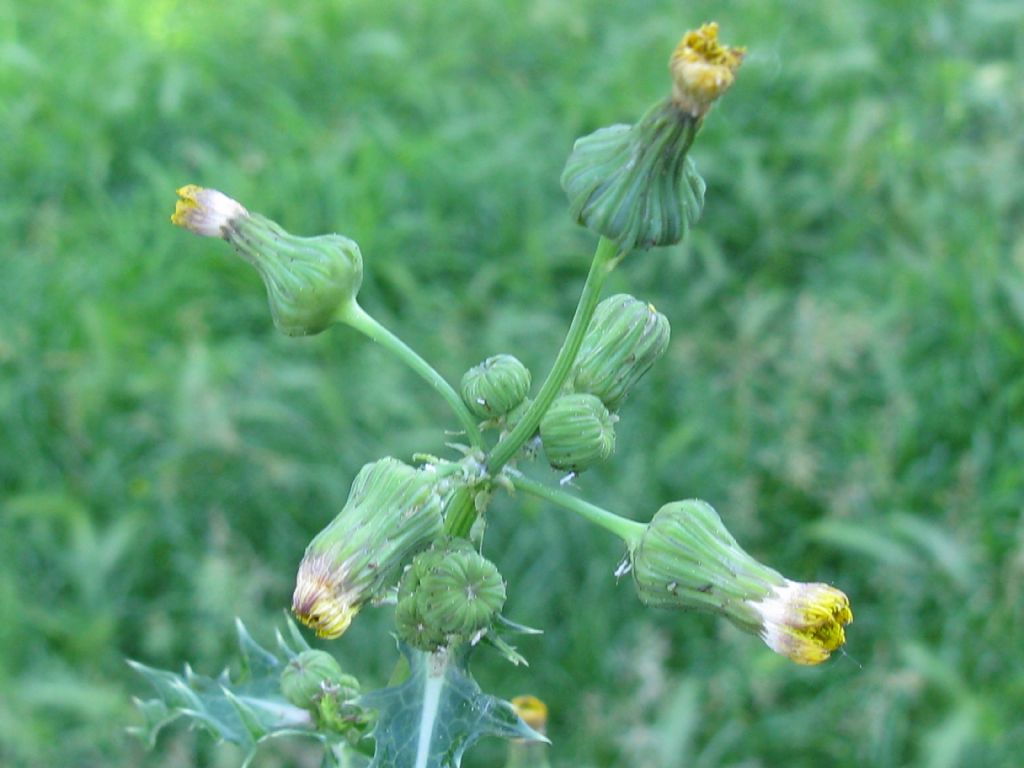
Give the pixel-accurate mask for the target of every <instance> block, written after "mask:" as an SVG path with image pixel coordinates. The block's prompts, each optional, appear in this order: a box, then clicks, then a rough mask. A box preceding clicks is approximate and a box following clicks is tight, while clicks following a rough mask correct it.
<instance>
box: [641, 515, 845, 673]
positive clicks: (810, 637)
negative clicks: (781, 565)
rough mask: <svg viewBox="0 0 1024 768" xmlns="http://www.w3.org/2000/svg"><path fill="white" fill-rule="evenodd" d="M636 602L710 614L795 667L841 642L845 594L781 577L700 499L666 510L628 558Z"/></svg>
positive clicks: (819, 657)
mask: <svg viewBox="0 0 1024 768" xmlns="http://www.w3.org/2000/svg"><path fill="white" fill-rule="evenodd" d="M630 558H631V562H632V572H633V580H634V583H635V584H636V589H637V594H638V595H639V597H640V600H641V601H642V602H644V603H645V604H647V605H652V606H656V607H662V608H681V609H695V610H703V611H709V612H712V613H717V614H720V615H722V616H725V617H726V618H728V619H729V620H730V621H732V622H733V623H734V624H736V626H738V627H740V628H741V629H743V630H745V631H747V632H750V633H752V634H756V635H758V636H760V637H761V639H762V640H764V642H765V643H766V644H767V645H768V647H769V648H771V649H772V650H773V651H775V652H776V653H779V654H782V655H783V656H786V657H787V658H789V659H791V660H793V661H795V662H797V663H798V664H818V663H820V662H822V661H824V660H825V659H827V658H828V657H829V655H830V654H831V653H832V652H833V651H835V650H836V649H837V648H839V647H840V646H842V645H843V643H844V642H845V641H846V635H845V630H844V627H845V625H847V624H849V623H850V622H851V621H853V614H852V612H851V611H850V603H849V600H848V599H847V597H846V595H844V594H843V593H842V592H840V591H839V590H838V589H835V588H834V587H831V586H828V585H827V584H802V583H799V582H793V581H790V580H789V579H786V578H785V577H783V576H782V575H781V574H780V573H779V572H778V571H775V570H773V569H772V568H769V567H768V566H766V565H762V564H761V563H759V562H758V561H756V560H755V559H754V558H752V557H751V556H750V555H749V554H747V553H746V552H745V551H744V550H743V549H742V548H741V547H740V545H739V544H738V543H737V542H736V540H735V539H734V538H733V537H732V535H731V534H730V533H729V532H728V531H727V530H726V528H725V525H724V524H723V523H722V520H721V518H720V517H719V516H718V513H717V512H715V510H714V509H713V508H712V507H711V506H710V505H709V504H706V503H705V502H703V501H697V500H689V501H677V502H673V503H671V504H666V505H665V506H663V507H662V508H661V509H660V510H658V513H657V514H656V515H655V516H654V519H653V520H651V522H650V524H649V525H648V526H647V528H646V530H645V531H644V533H643V535H642V536H641V537H640V538H639V539H638V541H637V542H636V543H635V544H634V545H633V547H632V551H631V552H630Z"/></svg>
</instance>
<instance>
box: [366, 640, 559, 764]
mask: <svg viewBox="0 0 1024 768" xmlns="http://www.w3.org/2000/svg"><path fill="white" fill-rule="evenodd" d="M402 653H403V654H405V657H406V659H407V660H408V662H409V677H408V678H407V679H406V680H405V682H403V683H402V684H401V685H397V686H394V687H391V688H385V689H383V690H380V691H373V692H371V693H368V694H366V695H364V696H362V697H361V698H360V700H359V703H360V704H361V705H363V706H365V707H370V708H373V709H376V710H378V720H377V725H376V728H375V729H374V731H373V738H374V739H375V740H376V742H377V748H376V752H375V753H374V756H373V762H372V763H371V764H370V768H385V767H386V768H397V767H399V766H400V767H401V768H458V766H459V765H460V764H461V762H462V755H463V753H464V752H465V751H466V749H468V748H469V747H470V746H472V745H473V744H474V743H475V742H476V741H477V740H478V739H480V738H481V737H482V736H487V735H492V736H500V737H503V738H507V739H511V738H516V739H528V740H530V741H547V739H546V738H544V736H542V735H541V734H539V733H537V731H535V730H533V729H532V728H530V726H528V725H527V724H526V723H524V722H523V720H522V719H521V718H520V717H519V715H517V714H516V712H515V710H514V709H513V708H512V705H511V704H509V703H508V702H507V701H503V700H501V699H499V698H497V697H495V696H491V695H489V694H486V693H484V692H483V691H481V690H480V686H479V685H477V683H476V681H475V680H473V678H472V677H471V676H470V673H469V668H468V662H467V659H468V652H467V650H466V649H464V648H463V649H454V650H444V649H443V650H441V651H437V652H435V653H425V652H423V651H417V650H414V649H412V648H409V647H407V646H404V645H403V646H402Z"/></svg>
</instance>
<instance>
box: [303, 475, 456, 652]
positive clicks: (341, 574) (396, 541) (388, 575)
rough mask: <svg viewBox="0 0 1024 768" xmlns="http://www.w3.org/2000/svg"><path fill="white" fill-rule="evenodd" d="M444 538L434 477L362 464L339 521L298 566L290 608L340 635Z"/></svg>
mask: <svg viewBox="0 0 1024 768" xmlns="http://www.w3.org/2000/svg"><path fill="white" fill-rule="evenodd" d="M441 533H442V524H441V497H440V495H439V493H438V490H437V485H436V477H435V475H434V474H433V473H431V472H426V471H423V470H418V469H415V468H413V467H410V466H408V465H407V464H403V463H402V462H400V461H398V460H397V459H393V458H385V459H381V460H380V461H376V462H373V463H372V464H367V465H366V466H364V467H363V468H362V469H361V470H360V472H359V474H358V475H357V476H356V479H355V481H354V482H353V483H352V489H351V491H350V493H349V497H348V501H347V502H346V503H345V507H344V509H342V510H341V512H340V513H339V514H338V516H337V517H336V518H335V519H334V520H333V521H332V522H331V523H330V524H329V525H328V526H327V527H326V528H324V530H322V531H321V532H320V533H318V534H317V536H316V537H315V538H314V539H313V541H311V542H310V544H309V546H308V547H307V548H306V554H305V556H304V557H303V558H302V562H301V563H300V564H299V573H298V576H297V578H296V584H295V594H294V596H293V598H292V610H293V611H294V612H295V615H296V616H298V618H299V620H300V621H302V623H303V624H305V625H306V626H308V627H312V628H313V629H314V630H316V633H317V635H319V636H320V637H328V638H333V637H339V636H340V635H341V634H342V633H343V632H344V631H345V630H346V629H347V628H348V626H349V624H350V623H351V622H352V618H353V617H354V616H355V615H356V613H358V612H359V609H360V608H361V607H362V606H363V604H365V603H366V602H368V601H370V600H374V599H376V598H378V597H380V596H381V594H382V593H383V591H384V590H385V589H387V588H388V587H390V586H393V585H394V584H395V583H396V582H397V581H398V576H399V574H400V573H401V570H402V567H403V566H404V565H405V563H406V562H407V561H408V559H409V558H410V557H412V555H414V554H415V553H416V552H418V551H419V550H421V549H423V548H425V547H427V546H429V545H430V543H431V542H432V541H434V540H435V539H437V538H438V537H439V536H440V535H441Z"/></svg>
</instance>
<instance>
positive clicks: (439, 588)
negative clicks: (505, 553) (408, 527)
mask: <svg viewBox="0 0 1024 768" xmlns="http://www.w3.org/2000/svg"><path fill="white" fill-rule="evenodd" d="M504 604H505V582H504V581H503V580H502V578H501V574H500V573H498V569H497V568H496V567H495V566H494V564H493V563H492V562H490V561H489V560H487V559H486V558H485V557H484V556H483V555H481V554H480V553H479V552H477V551H476V550H475V549H474V548H473V547H472V545H471V544H469V542H467V541H465V540H464V539H454V540H452V541H449V542H447V543H446V544H444V545H443V546H437V547H435V548H433V549H430V550H427V551H426V552H422V553H420V554H419V555H417V556H416V557H415V558H414V559H413V562H412V565H410V566H409V568H408V569H407V570H406V572H405V574H404V575H403V576H402V582H401V584H400V586H399V589H398V606H397V608H396V610H395V620H396V624H397V625H398V633H399V637H400V638H401V639H403V640H404V641H405V642H407V643H409V644H410V645H412V646H413V647H416V648H420V649H423V650H436V649H437V648H438V647H440V646H441V645H443V644H445V643H446V642H447V641H448V640H449V639H450V638H452V637H462V638H469V637H472V636H473V635H475V634H476V633H477V632H479V631H480V630H483V629H486V628H487V627H489V626H490V624H491V622H492V621H493V620H494V617H495V616H497V614H498V612H499V611H500V610H501V608H502V606H503V605H504Z"/></svg>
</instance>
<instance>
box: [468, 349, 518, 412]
mask: <svg viewBox="0 0 1024 768" xmlns="http://www.w3.org/2000/svg"><path fill="white" fill-rule="evenodd" d="M529 391H530V371H529V370H528V369H527V367H526V366H525V365H523V364H522V363H521V362H519V360H518V359H516V358H515V357H513V356H512V355H495V356H494V357H489V358H487V359H486V360H484V361H483V362H482V363H480V365H477V366H474V367H472V368H470V369H469V370H468V371H466V374H465V375H464V376H463V377H462V399H463V400H464V401H465V402H466V405H467V406H469V410H471V411H472V412H473V413H474V414H475V415H476V416H479V417H480V418H481V419H492V418H495V417H496V416H504V415H505V414H506V413H508V412H509V411H511V410H512V409H513V408H515V407H516V406H517V405H519V404H520V403H521V402H523V398H525V397H526V393H527V392H529Z"/></svg>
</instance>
